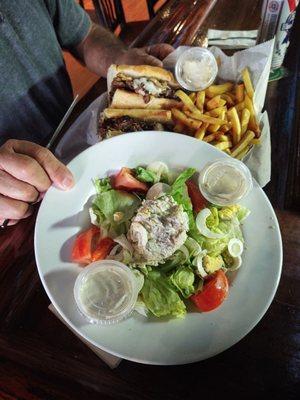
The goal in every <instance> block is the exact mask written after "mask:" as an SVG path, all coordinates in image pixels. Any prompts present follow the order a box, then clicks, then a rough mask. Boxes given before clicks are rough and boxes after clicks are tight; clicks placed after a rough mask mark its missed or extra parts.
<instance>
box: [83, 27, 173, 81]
mask: <svg viewBox="0 0 300 400" xmlns="http://www.w3.org/2000/svg"><path fill="white" fill-rule="evenodd" d="M173 50H174V48H173V47H172V46H170V45H169V44H165V43H159V44H156V45H153V46H148V47H143V48H128V47H126V46H125V44H124V43H123V42H122V41H121V40H120V39H118V38H117V37H116V36H115V35H114V34H112V33H111V32H109V31H108V30H107V29H105V28H103V27H101V26H99V25H96V24H93V25H92V26H91V28H90V31H89V33H88V35H87V36H86V37H85V39H84V40H83V41H82V42H81V43H80V44H79V45H77V46H76V51H75V54H76V55H77V57H78V58H79V59H80V60H81V61H82V62H83V63H84V64H85V65H86V66H87V68H88V69H89V70H91V71H93V72H95V73H96V74H98V75H100V76H104V77H105V76H106V73H107V70H108V68H109V66H110V65H111V64H135V65H139V64H141V65H142V64H146V65H156V66H160V67H161V66H162V62H161V60H162V59H164V58H165V57H166V56H167V55H168V54H169V53H171V52H172V51H173Z"/></svg>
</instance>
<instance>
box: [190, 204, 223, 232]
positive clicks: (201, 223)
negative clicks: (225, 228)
mask: <svg viewBox="0 0 300 400" xmlns="http://www.w3.org/2000/svg"><path fill="white" fill-rule="evenodd" d="M210 215H211V211H210V209H208V208H204V209H203V210H201V211H200V212H199V213H198V215H197V218H196V226H197V228H198V230H199V232H200V233H201V234H202V235H203V236H205V237H207V238H208V239H222V238H223V237H225V236H226V235H225V234H224V233H216V232H212V231H211V230H210V229H208V227H207V226H206V219H207V218H208V217H209V216H210Z"/></svg>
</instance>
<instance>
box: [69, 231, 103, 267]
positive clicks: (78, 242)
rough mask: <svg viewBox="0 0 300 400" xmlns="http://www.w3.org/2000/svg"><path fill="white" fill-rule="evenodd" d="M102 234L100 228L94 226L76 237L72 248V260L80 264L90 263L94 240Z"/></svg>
mask: <svg viewBox="0 0 300 400" xmlns="http://www.w3.org/2000/svg"><path fill="white" fill-rule="evenodd" d="M99 234H100V230H99V228H97V227H96V226H92V227H91V228H89V229H87V230H86V231H84V232H81V233H79V235H78V236H77V237H76V239H75V242H74V245H73V249H72V256H71V257H72V261H74V262H78V263H79V264H89V263H90V262H91V259H92V242H93V240H94V239H95V236H97V235H99Z"/></svg>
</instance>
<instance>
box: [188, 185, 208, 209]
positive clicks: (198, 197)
mask: <svg viewBox="0 0 300 400" xmlns="http://www.w3.org/2000/svg"><path fill="white" fill-rule="evenodd" d="M186 185H187V188H188V194H189V196H190V198H191V201H192V204H193V209H194V211H195V212H196V213H197V214H198V212H199V211H201V210H203V208H205V207H206V205H207V200H206V199H205V198H204V197H203V196H202V194H201V192H200V190H199V188H198V186H197V185H196V183H195V182H194V181H192V180H191V179H189V180H188V181H187V182H186Z"/></svg>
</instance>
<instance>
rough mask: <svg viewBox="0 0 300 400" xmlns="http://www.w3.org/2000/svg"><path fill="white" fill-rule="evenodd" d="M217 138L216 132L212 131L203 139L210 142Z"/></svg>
mask: <svg viewBox="0 0 300 400" xmlns="http://www.w3.org/2000/svg"><path fill="white" fill-rule="evenodd" d="M215 138H216V136H215V134H214V133H211V134H210V135H207V136H205V137H204V139H203V141H204V142H206V143H210V142H212V141H213V140H215Z"/></svg>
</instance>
